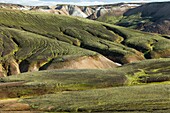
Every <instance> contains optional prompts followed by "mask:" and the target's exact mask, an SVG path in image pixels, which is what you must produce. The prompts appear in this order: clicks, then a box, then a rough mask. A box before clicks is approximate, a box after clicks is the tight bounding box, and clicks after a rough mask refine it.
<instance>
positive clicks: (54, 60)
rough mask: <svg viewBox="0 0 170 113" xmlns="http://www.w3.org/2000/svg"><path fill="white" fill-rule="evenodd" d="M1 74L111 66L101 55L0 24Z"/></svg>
mask: <svg viewBox="0 0 170 113" xmlns="http://www.w3.org/2000/svg"><path fill="white" fill-rule="evenodd" d="M0 31H1V34H0V37H1V41H0V42H1V45H0V48H1V49H0V53H1V57H0V60H1V63H0V67H1V70H0V72H1V73H0V74H1V76H6V75H13V74H19V73H20V72H27V71H38V70H45V69H64V68H66V69H72V68H75V69H76V68H80V69H81V68H89V69H91V68H92V69H93V68H113V67H115V66H117V65H116V64H114V63H113V62H112V61H110V60H108V59H107V58H105V57H104V56H102V55H100V54H98V53H96V52H92V51H89V50H85V49H82V48H79V47H76V46H73V45H71V44H68V43H65V42H62V41H58V40H56V39H50V38H47V37H45V36H41V35H38V34H34V33H30V32H26V31H23V30H19V29H14V28H7V27H0ZM85 61H86V62H89V64H88V66H87V64H86V62H85Z"/></svg>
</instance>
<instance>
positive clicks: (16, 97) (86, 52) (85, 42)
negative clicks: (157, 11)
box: [0, 9, 170, 113]
mask: <svg viewBox="0 0 170 113" xmlns="http://www.w3.org/2000/svg"><path fill="white" fill-rule="evenodd" d="M167 37H168V36H167ZM0 54H1V56H0V76H1V77H0V112H3V113H6V112H12V113H13V112H14V113H15V112H25V113H27V112H28V113H29V112H31V113H34V112H98V113H107V112H115V113H117V112H118V113H121V112H126V113H128V112H132V113H145V112H155V113H162V112H167V113H168V112H170V82H169V81H170V58H169V56H170V40H169V38H165V36H161V35H159V34H151V33H145V32H141V31H137V30H132V29H129V28H124V27H120V26H115V25H111V24H107V23H103V22H97V21H93V20H88V19H83V18H78V17H71V16H63V15H56V14H48V13H41V12H35V11H18V10H7V9H1V10H0Z"/></svg>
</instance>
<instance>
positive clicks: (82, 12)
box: [0, 3, 141, 19]
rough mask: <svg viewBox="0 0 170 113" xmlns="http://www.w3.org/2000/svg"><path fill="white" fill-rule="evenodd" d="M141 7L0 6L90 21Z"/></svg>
mask: <svg viewBox="0 0 170 113" xmlns="http://www.w3.org/2000/svg"><path fill="white" fill-rule="evenodd" d="M139 5H141V4H140V3H118V4H110V5H98V6H76V5H60V4H59V5H56V6H23V5H17V4H0V8H7V9H16V10H33V11H39V12H47V13H55V14H61V15H70V16H78V17H83V18H89V19H97V18H99V17H100V16H104V15H105V14H118V13H119V14H121V15H122V14H123V13H124V12H125V11H126V10H127V9H131V8H134V7H137V6H139Z"/></svg>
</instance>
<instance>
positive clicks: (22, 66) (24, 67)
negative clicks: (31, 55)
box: [19, 60, 30, 73]
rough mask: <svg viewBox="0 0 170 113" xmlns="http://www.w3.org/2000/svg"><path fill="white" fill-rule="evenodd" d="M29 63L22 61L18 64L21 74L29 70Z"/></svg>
mask: <svg viewBox="0 0 170 113" xmlns="http://www.w3.org/2000/svg"><path fill="white" fill-rule="evenodd" d="M29 65H30V63H29V62H28V61H27V60H23V61H22V62H21V63H20V64H19V69H20V72H21V73H24V72H28V68H29Z"/></svg>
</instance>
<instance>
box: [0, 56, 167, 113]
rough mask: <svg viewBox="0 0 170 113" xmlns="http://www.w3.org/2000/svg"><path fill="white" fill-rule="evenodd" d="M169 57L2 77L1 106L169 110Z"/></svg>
mask: <svg viewBox="0 0 170 113" xmlns="http://www.w3.org/2000/svg"><path fill="white" fill-rule="evenodd" d="M169 63H170V59H160V60H147V61H142V62H136V63H132V64H127V65H125V66H122V67H118V68H114V69H111V70H98V69H96V70H60V71H59V70H53V71H52V70H48V71H41V72H29V73H25V74H20V75H16V76H10V77H6V78H1V79H0V81H1V84H0V97H1V98H2V99H1V100H0V103H1V104H2V106H1V107H0V108H1V110H2V111H4V110H7V111H8V110H9V111H10V110H17V111H20V110H33V111H58V112H64V111H65V112H68V111H71V112H108V111H110V112H115V111H117V112H121V111H124V112H128V111H131V112H159V110H160V112H165V111H169V109H170V100H169V93H170V92H169V91H170V90H169V85H170V82H169V81H170V75H169V73H170V67H169ZM6 99H7V100H6ZM18 106H20V107H18ZM164 110H165V111H164Z"/></svg>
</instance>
